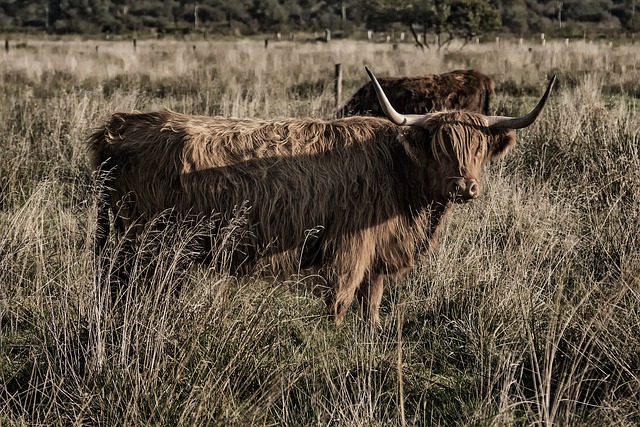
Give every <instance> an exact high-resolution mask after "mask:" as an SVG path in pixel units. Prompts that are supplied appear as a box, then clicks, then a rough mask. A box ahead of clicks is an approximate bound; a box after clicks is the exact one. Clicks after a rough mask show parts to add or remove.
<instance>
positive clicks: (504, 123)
mask: <svg viewBox="0 0 640 427" xmlns="http://www.w3.org/2000/svg"><path fill="white" fill-rule="evenodd" d="M555 82H556V76H555V75H554V76H553V77H551V79H550V80H549V84H548V86H547V90H546V91H545V93H544V95H542V98H540V101H538V105H536V106H535V107H534V108H533V110H531V111H530V112H529V114H527V115H525V116H522V117H506V116H487V120H488V122H489V129H522V128H526V127H527V126H530V125H531V124H533V122H535V121H536V119H537V118H538V116H539V115H540V113H542V110H543V109H544V105H545V104H546V103H547V98H548V97H549V93H551V88H553V85H554V83H555Z"/></svg>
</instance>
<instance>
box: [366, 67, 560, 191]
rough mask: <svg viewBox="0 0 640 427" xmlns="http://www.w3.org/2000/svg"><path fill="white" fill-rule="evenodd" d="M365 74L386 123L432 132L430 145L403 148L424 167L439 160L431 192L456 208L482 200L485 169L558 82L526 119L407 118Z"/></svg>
mask: <svg viewBox="0 0 640 427" xmlns="http://www.w3.org/2000/svg"><path fill="white" fill-rule="evenodd" d="M365 69H366V70H367V73H368V74H369V77H370V78H371V81H372V82H373V87H374V89H375V91H376V94H377V96H378V101H379V102H380V107H381V108H382V110H383V111H384V113H385V115H386V116H387V118H388V119H389V120H391V121H392V122H393V123H395V124H396V125H398V126H414V127H418V128H422V129H425V130H426V131H427V134H428V135H429V141H426V142H425V141H424V140H423V139H421V138H415V139H412V138H407V139H405V140H403V145H404V147H405V149H406V150H407V153H408V154H409V156H410V157H411V158H412V159H413V160H414V161H416V162H417V163H419V164H427V158H434V159H435V160H436V161H435V162H433V164H431V163H430V164H429V167H428V168H427V170H426V173H427V179H428V182H429V185H430V187H431V192H432V194H433V195H434V196H436V197H439V198H441V199H444V200H448V201H452V202H456V203H461V202H467V201H470V200H473V199H475V198H477V197H478V196H479V195H480V175H481V173H482V168H483V166H484V165H485V164H486V163H487V162H488V161H490V160H493V159H496V158H499V157H501V156H503V155H504V154H505V153H506V152H507V151H508V150H509V148H511V147H512V146H513V144H514V143H515V132H514V130H515V129H522V128H525V127H527V126H529V125H531V124H532V123H533V122H534V121H535V120H536V118H537V117H538V116H539V115H540V113H541V112H542V110H543V108H544V105H545V103H546V102H547V98H548V97H549V93H550V92H551V88H552V87H553V84H554V83H555V81H556V77H555V76H553V77H552V78H551V80H550V81H549V85H548V86H547V90H546V92H545V93H544V95H543V96H542V98H541V99H540V101H539V102H538V105H536V106H535V107H534V109H533V110H531V112H530V113H529V114H526V115H525V116H522V117H504V116H485V115H483V114H479V113H470V112H465V111H445V112H436V113H427V114H424V115H417V114H406V115H405V114H400V113H398V112H397V111H396V110H395V109H394V108H393V107H392V106H391V104H390V103H389V100H388V99H387V96H386V95H385V93H384V91H383V90H382V88H381V87H380V84H379V83H378V80H377V79H376V77H375V76H374V75H373V73H372V72H371V70H369V69H368V68H367V67H365ZM425 144H428V147H425V146H424V145H425Z"/></svg>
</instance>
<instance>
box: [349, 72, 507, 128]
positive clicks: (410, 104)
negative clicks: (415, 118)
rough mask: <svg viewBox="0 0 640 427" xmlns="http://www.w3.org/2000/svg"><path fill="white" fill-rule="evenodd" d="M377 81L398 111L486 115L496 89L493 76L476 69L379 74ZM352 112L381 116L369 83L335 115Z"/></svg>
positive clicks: (371, 85)
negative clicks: (470, 112) (447, 111)
mask: <svg viewBox="0 0 640 427" xmlns="http://www.w3.org/2000/svg"><path fill="white" fill-rule="evenodd" d="M378 81H379V82H380V86H382V89H383V90H384V92H385V94H386V95H387V97H388V98H389V101H390V102H391V105H393V106H394V107H395V108H396V110H397V111H398V112H399V113H401V114H425V113H428V112H433V111H444V110H466V111H472V112H476V113H482V114H485V115H488V114H490V112H489V110H490V105H491V98H492V97H493V94H494V90H495V83H494V81H493V79H492V78H491V77H489V76H487V75H485V74H483V73H481V72H479V71H476V70H455V71H450V72H448V73H444V74H426V75H421V76H403V77H382V78H378ZM355 115H360V116H379V117H382V116H384V113H383V111H382V109H381V108H380V104H379V102H378V98H377V96H376V93H375V90H374V89H373V84H372V83H371V82H367V83H366V84H364V85H363V86H362V87H361V88H360V89H358V91H357V92H356V93H355V94H354V95H353V97H352V98H351V99H350V100H349V102H347V104H346V105H345V106H344V107H343V108H342V109H340V111H339V112H338V114H337V116H338V117H346V116H355Z"/></svg>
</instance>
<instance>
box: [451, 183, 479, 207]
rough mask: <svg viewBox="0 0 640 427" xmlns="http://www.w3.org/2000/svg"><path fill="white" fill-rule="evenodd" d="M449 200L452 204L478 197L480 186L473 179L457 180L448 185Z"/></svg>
mask: <svg viewBox="0 0 640 427" xmlns="http://www.w3.org/2000/svg"><path fill="white" fill-rule="evenodd" d="M448 193H449V198H450V199H451V200H452V201H454V202H456V201H457V202H463V201H464V202H466V201H469V200H473V199H475V198H477V197H478V196H479V195H480V185H479V184H478V181H476V180H475V179H464V178H457V179H454V180H452V181H451V182H450V183H449V191H448Z"/></svg>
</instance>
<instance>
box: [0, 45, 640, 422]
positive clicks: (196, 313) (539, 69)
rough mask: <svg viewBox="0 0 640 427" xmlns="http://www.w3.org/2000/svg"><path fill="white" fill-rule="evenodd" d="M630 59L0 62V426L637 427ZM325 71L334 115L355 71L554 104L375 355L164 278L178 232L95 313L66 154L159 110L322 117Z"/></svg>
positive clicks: (374, 51) (154, 55)
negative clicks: (133, 116) (451, 77)
mask: <svg viewBox="0 0 640 427" xmlns="http://www.w3.org/2000/svg"><path fill="white" fill-rule="evenodd" d="M639 53H640V47H638V46H635V45H631V44H629V45H621V46H613V47H610V46H608V45H605V44H598V43H583V42H576V43H573V42H572V44H571V45H569V46H565V44H564V43H548V44H547V45H546V46H545V47H542V46H540V45H527V44H525V45H524V46H519V45H518V44H517V43H514V44H508V43H504V44H502V45H500V46H496V45H493V44H482V45H468V46H466V47H465V48H464V49H462V50H459V49H458V48H457V47H456V46H453V47H452V48H451V49H449V50H447V51H443V52H440V53H437V52H435V51H433V50H432V51H426V52H424V53H422V52H421V51H420V50H417V49H415V48H414V47H412V46H411V45H409V44H406V45H400V46H399V47H398V48H397V49H393V48H392V46H391V45H389V44H372V43H371V44H367V43H365V42H356V41H337V42H332V43H329V44H326V43H323V44H311V43H308V44H303V43H293V42H289V41H287V42H273V41H272V42H271V43H270V44H269V47H268V49H265V48H264V43H263V42H262V41H216V42H214V41H209V42H207V41H196V42H177V41H138V43H137V48H136V50H135V51H134V49H133V46H132V45H131V43H130V42H124V41H122V42H116V41H114V42H107V41H100V42H95V41H75V40H68V41H35V40H34V41H29V42H28V43H27V44H26V45H22V47H21V48H14V46H12V48H11V49H10V50H9V51H8V52H0V56H1V57H2V61H0V117H1V118H2V119H1V120H0V159H1V162H0V191H1V192H0V425H16V426H19V425H147V424H151V425H242V426H244V425H291V426H309V425H332V426H333V425H335V426H378V425H379V426H387V425H443V426H450V425H482V426H485V425H486V426H494V425H501V426H502V425H516V426H517V425H522V426H528V425H571V426H579V425H585V426H609V425H618V426H634V425H638V424H639V423H640V406H639V405H638V402H639V401H640V235H639V231H640V141H639V133H638V132H639V129H640V112H639V111H638V107H639V104H638V98H637V97H638V96H640V63H639V60H638V58H640V55H639ZM336 63H341V64H342V68H343V75H344V86H343V91H344V94H343V102H344V101H346V99H347V98H348V97H349V96H350V95H351V94H352V93H353V92H355V90H356V89H357V87H359V86H360V85H361V84H363V83H364V82H366V80H367V78H366V74H365V72H364V65H368V66H370V67H371V68H372V70H373V71H374V72H375V73H376V74H377V75H378V76H384V75H402V74H420V73H427V72H444V71H449V70H452V69H457V68H476V69H479V70H481V71H483V72H485V73H487V74H489V75H491V76H493V77H494V78H495V80H496V92H497V97H496V99H495V101H494V103H493V107H494V108H495V110H496V112H497V114H512V115H516V114H520V113H523V112H525V111H527V110H528V109H529V108H530V107H531V106H532V105H533V104H534V103H535V102H536V100H537V97H538V96H539V95H540V94H541V93H542V91H543V89H544V87H545V85H546V81H547V77H548V76H549V75H550V74H557V75H558V78H559V84H558V85H557V86H556V90H555V91H554V93H553V94H552V96H551V99H550V101H549V104H548V105H547V108H546V110H545V111H544V113H543V115H542V117H541V118H540V119H539V120H538V121H537V122H536V123H535V124H534V125H533V126H531V127H529V128H527V129H524V130H520V131H517V137H518V141H517V146H516V147H515V149H514V150H513V151H512V152H511V153H510V154H509V155H508V156H507V157H506V158H505V159H504V160H503V161H501V162H500V163H496V164H494V165H491V166H490V168H489V169H488V170H487V172H486V174H485V176H484V187H485V190H486V191H485V194H484V195H483V197H482V198H481V199H479V200H478V201H476V202H474V203H472V204H469V205H464V206H457V207H456V209H455V212H454V213H453V215H452V217H451V218H450V221H449V222H448V223H447V226H446V227H445V229H444V230H443V234H442V235H441V239H440V246H439V249H438V250H437V251H434V252H433V253H432V254H431V255H430V259H429V260H428V262H425V263H424V264H422V265H421V266H420V267H419V268H418V269H417V270H416V271H414V272H413V273H412V274H411V275H409V276H408V277H407V278H405V279H403V280H400V281H397V282H396V283H392V284H390V286H388V287H387V288H386V289H385V296H384V299H383V304H382V324H383V327H382V330H381V331H380V332H378V333H371V332H370V331H368V330H367V328H364V327H363V322H362V319H361V315H360V314H359V312H358V310H357V307H356V306H354V307H352V308H351V309H350V312H349V314H348V316H347V320H346V322H345V323H344V324H343V325H341V326H340V327H336V326H335V325H333V323H332V322H330V321H329V320H328V319H327V317H326V316H325V308H324V302H323V299H322V297H321V296H319V294H318V291H317V289H315V288H314V287H313V286H310V285H309V283H308V282H309V281H308V280H306V279H305V278H297V279H291V280H286V281H282V282H280V281H276V282H274V281H272V280H263V279H258V278H253V279H252V278H238V277H230V276H228V275H225V274H223V273H222V272H220V271H216V270H215V269H214V268H211V267H208V266H206V265H205V266H193V267H191V268H187V269H182V268H177V267H176V266H177V265H179V264H180V262H181V260H182V259H183V258H184V257H186V256H187V254H186V251H187V249H186V248H188V245H187V244H186V243H187V241H188V236H189V233H188V230H177V232H176V233H174V235H173V236H172V238H171V239H168V240H170V244H164V245H162V246H161V247H160V248H159V249H158V248H156V250H159V251H160V254H159V255H158V259H157V262H156V263H155V264H154V268H153V270H152V271H145V265H144V263H143V262H140V264H139V265H138V266H137V267H136V268H138V269H139V271H140V277H143V278H144V279H141V280H140V281H139V282H140V283H139V286H134V287H131V288H129V289H128V291H127V294H126V299H125V302H124V303H123V304H122V305H120V306H116V307H114V306H112V305H111V302H110V298H109V290H108V289H107V288H106V286H105V285H104V282H101V281H99V280H96V274H95V268H94V265H95V264H94V261H95V260H94V256H93V250H92V249H93V246H92V245H93V243H92V242H93V234H94V232H95V218H96V207H95V202H96V200H95V190H96V187H97V185H98V183H97V181H96V177H94V176H93V174H92V171H91V169H90V167H89V164H88V157H87V150H86V148H85V144H84V141H85V139H86V136H87V135H88V134H89V132H90V131H91V130H92V129H93V128H95V127H96V126H99V125H100V124H101V123H102V122H103V121H104V120H105V119H106V118H107V117H108V115H109V114H110V113H113V112H116V111H132V110H141V111H151V110H156V109H160V108H164V107H166V108H170V109H172V110H176V111H179V112H184V113H193V114H205V115H225V116H227V115H230V116H240V117H244V116H247V117H262V118H275V117H325V118H328V117H331V116H332V114H334V112H335V110H336V108H335V107H336V106H335V101H334V93H333V74H334V64H336ZM111 245H112V246H113V243H112V244H111ZM111 249H113V248H111ZM141 259H143V258H141ZM354 305H355V304H354Z"/></svg>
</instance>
